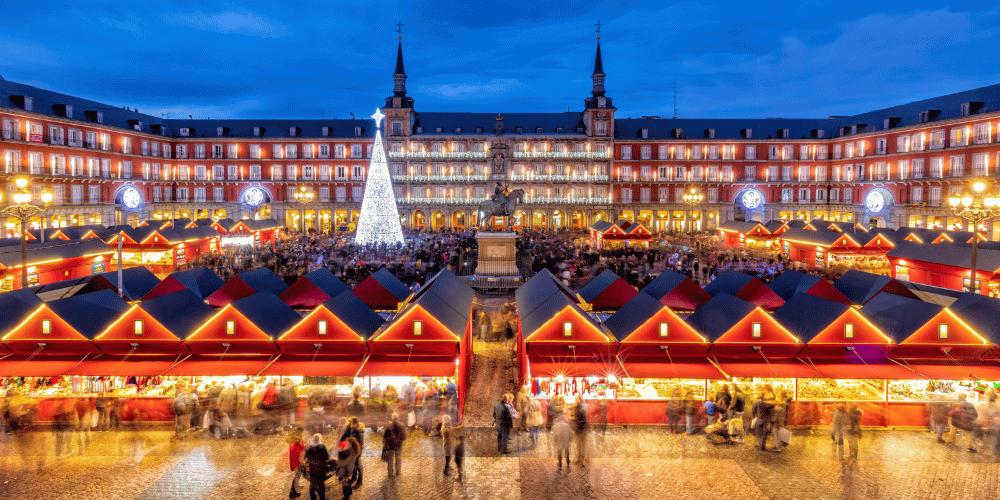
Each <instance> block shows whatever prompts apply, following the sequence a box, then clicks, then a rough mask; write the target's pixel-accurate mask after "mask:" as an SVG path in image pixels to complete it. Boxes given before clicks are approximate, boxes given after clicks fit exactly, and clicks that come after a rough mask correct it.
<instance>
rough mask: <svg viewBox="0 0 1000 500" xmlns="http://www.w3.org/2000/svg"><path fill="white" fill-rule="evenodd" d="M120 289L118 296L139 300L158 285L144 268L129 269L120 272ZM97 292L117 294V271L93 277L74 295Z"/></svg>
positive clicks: (157, 281)
mask: <svg viewBox="0 0 1000 500" xmlns="http://www.w3.org/2000/svg"><path fill="white" fill-rule="evenodd" d="M121 278H122V289H121V294H120V296H121V297H122V298H124V299H125V300H128V301H136V300H140V299H141V298H142V297H143V296H145V295H146V294H147V293H149V291H150V290H152V289H153V288H155V287H156V285H159V284H160V278H157V277H156V275H155V274H153V273H152V272H151V271H150V270H149V269H147V268H145V267H130V268H127V269H123V270H122V272H121ZM99 290H111V291H112V292H114V293H116V294H118V293H119V290H118V271H117V270H116V271H109V272H105V273H101V274H98V275H95V276H94V277H93V278H91V279H90V280H89V281H88V282H87V283H86V284H85V285H83V287H81V288H80V289H79V290H78V291H77V292H76V294H77V295H83V294H85V293H90V292H96V291H99Z"/></svg>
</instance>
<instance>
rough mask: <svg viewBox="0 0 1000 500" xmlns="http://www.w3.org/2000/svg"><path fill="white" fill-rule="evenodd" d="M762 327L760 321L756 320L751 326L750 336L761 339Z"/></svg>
mask: <svg viewBox="0 0 1000 500" xmlns="http://www.w3.org/2000/svg"><path fill="white" fill-rule="evenodd" d="M760 328H761V327H760V322H758V321H754V322H753V325H752V327H751V331H750V332H751V333H750V336H751V337H753V338H755V339H759V338H760V337H761V330H760Z"/></svg>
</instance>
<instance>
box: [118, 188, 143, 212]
mask: <svg viewBox="0 0 1000 500" xmlns="http://www.w3.org/2000/svg"><path fill="white" fill-rule="evenodd" d="M121 199H122V205H123V206H124V207H125V208H128V209H134V208H138V207H139V205H141V204H142V193H140V192H139V190H138V189H137V188H136V187H135V186H126V187H125V189H122V193H121Z"/></svg>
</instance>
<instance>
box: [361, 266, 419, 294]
mask: <svg viewBox="0 0 1000 500" xmlns="http://www.w3.org/2000/svg"><path fill="white" fill-rule="evenodd" d="M371 278H372V279H373V280H375V281H377V282H378V284H380V285H382V287H383V288H385V289H386V290H388V291H389V293H391V294H392V295H393V296H394V297H396V298H397V299H399V300H401V301H402V300H406V298H407V297H409V296H410V289H409V288H406V284H404V283H403V282H402V281H399V278H397V277H396V276H395V275H394V274H392V272H390V271H389V270H388V269H386V268H384V267H383V268H382V269H379V270H378V271H375V273H373V274H372V275H371Z"/></svg>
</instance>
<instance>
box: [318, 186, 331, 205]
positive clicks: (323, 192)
mask: <svg viewBox="0 0 1000 500" xmlns="http://www.w3.org/2000/svg"><path fill="white" fill-rule="evenodd" d="M319 201H321V202H324V203H325V202H328V201H330V186H321V187H320V188H319Z"/></svg>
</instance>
